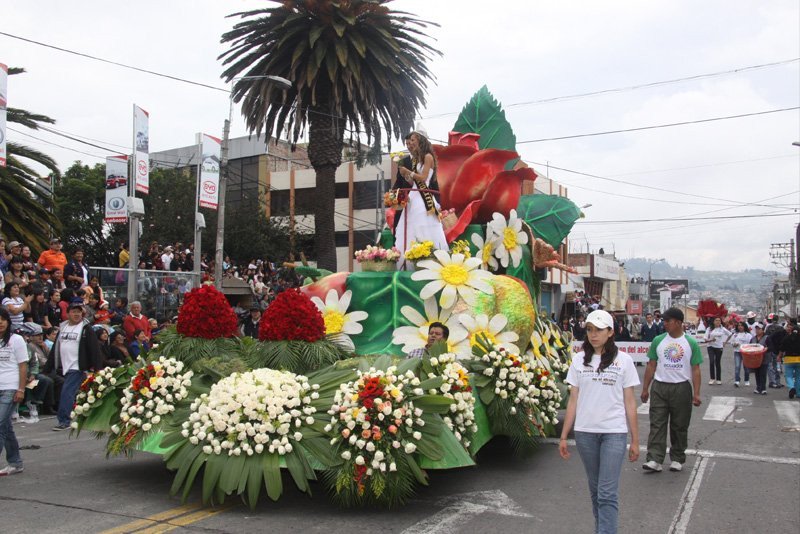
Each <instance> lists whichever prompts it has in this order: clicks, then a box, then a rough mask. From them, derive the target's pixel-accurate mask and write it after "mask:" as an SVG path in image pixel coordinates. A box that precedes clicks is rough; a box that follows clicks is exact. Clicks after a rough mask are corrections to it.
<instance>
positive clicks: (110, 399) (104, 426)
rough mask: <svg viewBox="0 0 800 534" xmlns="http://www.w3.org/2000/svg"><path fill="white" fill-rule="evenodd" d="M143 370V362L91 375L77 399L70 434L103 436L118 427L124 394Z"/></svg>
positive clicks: (79, 390)
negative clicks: (83, 432) (114, 426)
mask: <svg viewBox="0 0 800 534" xmlns="http://www.w3.org/2000/svg"><path fill="white" fill-rule="evenodd" d="M140 366H141V362H137V363H133V362H131V363H128V364H126V365H122V366H120V367H115V368H112V367H106V368H105V369H101V370H99V371H96V372H92V373H88V374H87V376H86V378H85V379H84V381H83V382H82V383H81V385H80V388H79V389H78V393H77V394H76V395H75V404H74V406H73V408H72V413H71V414H70V419H71V420H72V422H71V423H70V427H71V431H70V434H74V435H75V436H76V437H77V436H79V435H80V433H81V431H82V430H91V431H94V432H96V433H98V434H99V435H101V436H102V435H103V433H104V432H106V431H107V430H108V429H109V428H110V427H111V426H112V425H113V424H116V423H117V422H118V421H119V415H120V402H121V399H122V396H123V391H124V390H125V388H127V387H128V385H129V384H130V380H131V378H132V377H133V376H134V375H135V373H136V372H137V369H138V367H140Z"/></svg>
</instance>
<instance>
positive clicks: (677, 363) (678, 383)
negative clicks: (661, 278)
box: [642, 308, 703, 473]
mask: <svg viewBox="0 0 800 534" xmlns="http://www.w3.org/2000/svg"><path fill="white" fill-rule="evenodd" d="M664 328H665V329H666V332H665V333H663V334H661V335H659V336H656V338H655V339H654V340H653V341H652V343H650V351H649V352H648V354H647V357H648V358H649V359H650V361H649V362H648V363H647V369H645V372H644V385H643V386H642V402H643V403H646V402H648V400H649V401H650V435H649V436H648V438H647V462H645V464H644V465H643V466H642V468H643V469H644V471H645V472H650V473H658V472H661V470H662V467H661V464H662V463H663V462H664V457H665V456H666V452H667V429H669V435H670V451H669V456H670V459H671V460H672V463H671V464H670V466H669V470H670V471H680V470H681V469H683V464H684V463H685V462H686V447H687V446H688V441H689V439H688V438H689V423H690V422H691V419H692V405H694V406H700V402H701V400H700V380H701V375H700V364H701V363H703V353H702V352H701V351H700V345H698V344H697V341H695V339H694V338H693V337H691V336H687V335H685V334H684V332H683V312H682V311H680V310H679V309H678V308H670V309H668V310H667V311H665V312H664ZM654 379H655V380H654ZM651 383H652V385H653V387H652V390H651V388H650V384H651ZM673 440H674V441H673Z"/></svg>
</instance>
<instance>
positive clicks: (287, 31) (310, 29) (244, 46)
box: [220, 0, 439, 270]
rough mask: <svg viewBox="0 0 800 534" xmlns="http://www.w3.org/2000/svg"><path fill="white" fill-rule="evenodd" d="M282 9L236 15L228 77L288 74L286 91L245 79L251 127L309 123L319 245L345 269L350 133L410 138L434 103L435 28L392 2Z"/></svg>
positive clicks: (228, 36) (291, 2) (314, 1)
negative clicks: (339, 207) (342, 231)
mask: <svg viewBox="0 0 800 534" xmlns="http://www.w3.org/2000/svg"><path fill="white" fill-rule="evenodd" d="M272 1H273V2H274V3H275V4H276V6H275V7H270V8H265V9H259V10H255V11H247V12H241V13H235V14H233V15H231V16H236V17H240V18H241V19H242V21H241V22H239V23H238V24H236V25H235V26H234V28H233V29H232V30H231V31H229V32H227V33H225V34H224V35H223V36H222V42H223V43H227V44H229V45H230V49H229V50H228V51H227V52H225V53H224V54H222V55H221V56H220V58H221V59H223V64H224V65H225V66H226V68H225V70H224V72H223V74H222V77H223V78H224V79H225V80H227V81H229V82H230V81H234V80H235V79H236V78H239V77H242V76H245V77H258V76H266V75H272V76H281V77H283V78H286V79H288V80H289V81H290V82H291V83H292V87H291V88H290V89H282V88H280V87H278V86H276V85H275V84H274V83H273V82H270V81H269V80H266V79H263V78H261V79H259V78H250V79H240V80H238V81H236V83H235V84H234V87H233V95H232V97H233V99H234V100H235V101H236V102H241V104H242V113H243V115H244V117H245V121H246V123H247V126H248V127H249V128H250V130H251V131H255V132H256V133H259V134H260V133H261V132H266V133H267V134H268V135H271V134H272V133H273V132H275V135H276V136H280V134H281V132H282V131H283V130H284V129H285V130H286V131H287V132H288V133H289V135H290V137H291V139H292V140H293V142H295V143H296V142H297V140H298V139H299V138H300V136H301V135H302V134H303V133H304V131H305V128H306V126H308V140H309V144H308V156H309V160H310V161H311V165H312V166H313V167H314V170H315V171H316V175H317V188H316V194H315V199H316V205H315V212H314V216H315V217H314V218H315V234H316V241H315V245H316V246H315V248H316V253H317V262H318V264H319V266H320V267H322V268H326V269H331V270H335V269H336V245H335V240H334V201H335V188H334V185H335V174H336V169H337V168H338V167H339V165H341V163H342V148H343V141H344V132H345V130H349V131H350V133H351V135H354V136H355V137H356V139H357V138H358V135H359V134H360V133H364V134H366V136H367V140H368V141H370V140H371V139H372V138H373V137H374V138H376V139H377V140H380V138H381V128H383V129H384V130H386V132H388V133H389V136H390V137H391V136H394V137H400V136H401V135H403V134H404V133H406V132H407V131H408V130H410V127H411V125H412V124H413V121H414V117H415V115H416V113H417V111H418V110H419V109H420V108H421V107H422V106H424V104H425V88H426V83H427V81H428V80H433V79H434V77H433V75H432V74H431V72H430V71H429V70H428V68H427V66H426V61H427V60H429V59H430V58H431V57H432V56H433V55H437V54H439V52H438V51H437V50H435V49H434V48H433V47H431V46H430V45H428V44H427V43H426V42H425V41H424V40H423V39H424V38H426V37H427V36H426V34H425V33H424V30H425V29H426V28H427V27H428V26H430V25H431V23H429V22H425V21H423V20H420V19H417V18H416V17H414V16H413V15H411V14H409V13H406V12H403V11H393V10H390V9H389V8H388V7H387V6H386V4H388V1H389V0H348V1H342V0H339V1H336V0H272Z"/></svg>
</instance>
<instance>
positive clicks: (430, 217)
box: [395, 128, 448, 269]
mask: <svg viewBox="0 0 800 534" xmlns="http://www.w3.org/2000/svg"><path fill="white" fill-rule="evenodd" d="M406 146H407V147H408V150H409V152H410V153H411V161H412V167H413V168H414V170H413V171H412V170H409V169H406V168H405V167H400V169H399V171H400V174H401V175H402V176H403V178H405V179H406V180H408V182H409V183H410V184H412V185H411V187H412V189H411V191H409V193H408V204H407V205H406V207H405V209H404V210H403V213H402V215H400V220H399V221H398V223H397V229H396V231H395V246H396V247H397V250H399V251H400V259H399V260H398V262H397V268H398V269H400V268H402V266H403V264H404V263H405V256H404V254H405V251H406V249H408V247H410V246H411V243H413V242H414V241H416V242H418V243H421V242H422V241H431V242H433V247H434V249H436V250H447V248H448V247H447V239H446V238H445V235H444V229H443V228H442V222H441V221H440V220H439V209H440V206H439V199H438V198H437V197H438V195H437V194H434V193H426V192H424V191H416V190H417V189H436V190H438V187H437V186H436V182H435V176H436V156H435V155H434V153H433V147H432V146H431V142H430V141H429V140H428V137H427V135H426V133H425V131H424V130H422V129H421V128H417V130H416V131H414V132H413V133H412V134H411V136H410V137H409V138H408V141H407V144H406ZM431 182H433V186H432V185H431ZM406 218H407V219H408V222H407V223H406Z"/></svg>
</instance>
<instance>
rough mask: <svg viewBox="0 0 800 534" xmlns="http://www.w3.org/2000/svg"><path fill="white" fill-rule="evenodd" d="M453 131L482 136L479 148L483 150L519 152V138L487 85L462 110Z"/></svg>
mask: <svg viewBox="0 0 800 534" xmlns="http://www.w3.org/2000/svg"><path fill="white" fill-rule="evenodd" d="M453 130H454V131H456V132H461V133H469V132H473V133H477V134H480V136H481V138H480V140H479V141H478V146H479V147H480V148H482V149H484V148H500V149H503V150H514V151H516V150H517V148H516V147H517V138H516V136H515V135H514V131H513V130H512V129H511V125H510V124H509V123H508V121H507V120H506V113H505V111H503V108H502V107H501V106H500V103H499V102H497V100H495V98H494V96H492V93H490V92H489V89H488V88H487V87H486V86H485V85H484V86H483V87H481V88H480V89H479V90H478V92H477V93H475V94H474V95H473V96H472V98H471V99H470V101H469V102H467V105H465V106H464V109H462V110H461V114H460V115H459V116H458V119H457V120H456V123H455V125H454V126H453Z"/></svg>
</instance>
